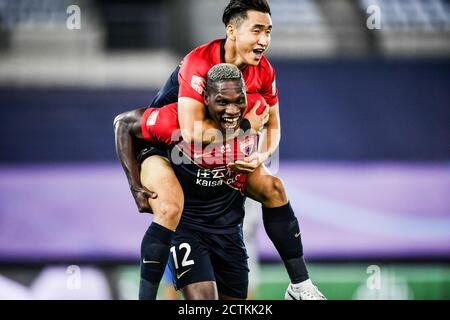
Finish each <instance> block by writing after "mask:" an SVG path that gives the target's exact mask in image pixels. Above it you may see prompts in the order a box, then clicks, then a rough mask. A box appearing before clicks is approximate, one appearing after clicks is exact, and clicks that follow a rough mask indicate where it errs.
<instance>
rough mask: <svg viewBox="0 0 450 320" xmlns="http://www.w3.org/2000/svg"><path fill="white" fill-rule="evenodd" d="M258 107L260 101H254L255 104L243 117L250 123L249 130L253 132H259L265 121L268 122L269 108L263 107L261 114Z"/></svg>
mask: <svg viewBox="0 0 450 320" xmlns="http://www.w3.org/2000/svg"><path fill="white" fill-rule="evenodd" d="M260 106H261V101H259V100H258V101H256V103H255V104H254V105H253V107H252V108H251V109H250V111H249V112H248V113H247V114H246V115H245V117H244V118H245V119H247V120H248V121H250V125H251V128H252V130H254V131H255V132H258V131H259V130H261V129H262V128H263V127H264V125H265V124H266V123H267V121H269V107H268V106H265V107H264V110H263V111H262V112H261V110H259V109H261V108H260ZM260 112H261V113H260ZM259 113H260V114H259Z"/></svg>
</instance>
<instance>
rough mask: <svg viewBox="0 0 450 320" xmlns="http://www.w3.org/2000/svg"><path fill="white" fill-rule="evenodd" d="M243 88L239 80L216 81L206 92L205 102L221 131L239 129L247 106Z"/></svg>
mask: <svg viewBox="0 0 450 320" xmlns="http://www.w3.org/2000/svg"><path fill="white" fill-rule="evenodd" d="M244 89H245V88H244V87H243V84H242V82H241V80H227V81H218V82H216V83H215V84H214V85H213V88H211V89H210V90H209V91H210V92H207V95H206V97H205V103H206V105H207V107H208V112H209V115H210V117H211V118H212V120H213V121H214V122H215V123H216V124H217V125H218V127H219V129H220V130H221V131H222V132H226V131H235V130H237V129H239V125H240V123H241V120H242V115H243V114H244V111H245V109H246V108H247V100H246V95H245V90H244Z"/></svg>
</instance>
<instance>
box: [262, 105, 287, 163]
mask: <svg viewBox="0 0 450 320" xmlns="http://www.w3.org/2000/svg"><path fill="white" fill-rule="evenodd" d="M269 114H270V116H269V121H268V122H267V125H266V128H265V129H264V130H263V134H262V135H261V139H260V141H259V150H258V151H259V152H260V153H264V154H266V158H269V157H270V156H272V154H273V153H274V152H275V151H276V150H277V148H278V145H279V144H280V139H281V125H280V115H279V112H278V104H277V105H275V106H272V107H270V112H269Z"/></svg>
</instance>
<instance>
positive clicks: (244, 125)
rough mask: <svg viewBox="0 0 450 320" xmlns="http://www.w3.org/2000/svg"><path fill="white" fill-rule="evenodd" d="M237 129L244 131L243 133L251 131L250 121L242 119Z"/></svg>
mask: <svg viewBox="0 0 450 320" xmlns="http://www.w3.org/2000/svg"><path fill="white" fill-rule="evenodd" d="M239 128H240V129H241V130H242V131H244V133H247V132H249V131H250V130H251V128H252V124H251V123H250V120H248V119H247V118H244V119H242V121H241V124H240V125H239Z"/></svg>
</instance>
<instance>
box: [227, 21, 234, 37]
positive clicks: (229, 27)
mask: <svg viewBox="0 0 450 320" xmlns="http://www.w3.org/2000/svg"><path fill="white" fill-rule="evenodd" d="M226 32H227V39H230V40H231V41H235V40H236V27H235V26H234V25H233V24H231V23H229V24H228V25H227V29H226Z"/></svg>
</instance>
